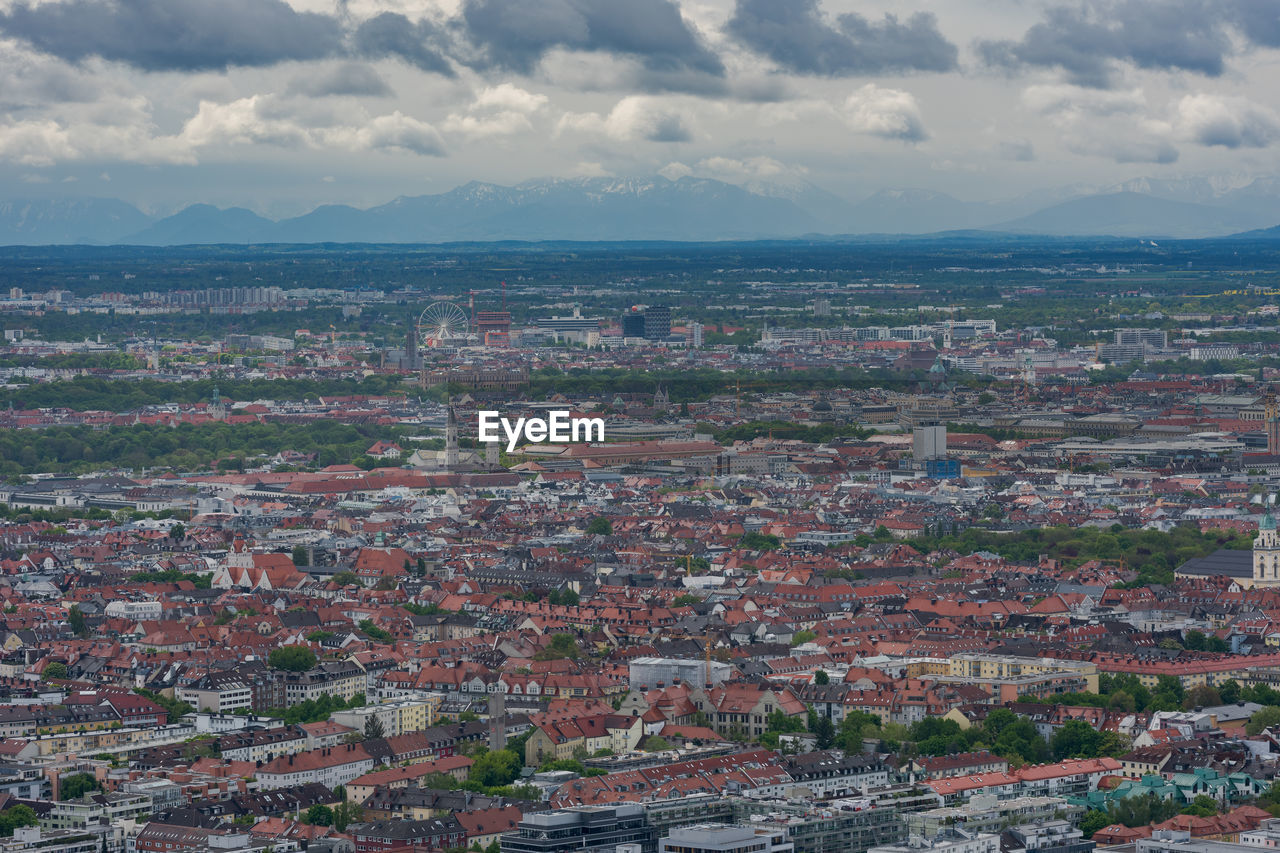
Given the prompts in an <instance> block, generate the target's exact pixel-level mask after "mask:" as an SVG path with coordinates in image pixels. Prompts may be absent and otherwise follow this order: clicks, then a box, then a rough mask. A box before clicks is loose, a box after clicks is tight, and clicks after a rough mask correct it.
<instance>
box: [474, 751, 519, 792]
mask: <svg viewBox="0 0 1280 853" xmlns="http://www.w3.org/2000/svg"><path fill="white" fill-rule="evenodd" d="M523 765H524V761H523V760H522V759H521V758H520V756H519V755H517V754H516V753H514V752H512V751H511V750H509V749H499V750H494V751H486V752H483V753H481V754H480V755H478V756H476V758H475V759H474V763H473V764H472V765H471V770H470V772H469V773H468V774H467V779H468V780H469V781H473V782H478V783H480V784H481V785H483V786H485V787H498V786H502V785H510V784H511V783H512V782H514V781H515V780H516V778H517V777H518V776H519V775H520V768H521V767H522V766H523Z"/></svg>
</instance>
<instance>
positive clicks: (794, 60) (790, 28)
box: [728, 0, 957, 77]
mask: <svg viewBox="0 0 1280 853" xmlns="http://www.w3.org/2000/svg"><path fill="white" fill-rule="evenodd" d="M728 31H729V33H730V35H732V36H733V37H734V38H736V39H737V40H738V41H740V42H741V43H742V44H744V45H746V46H747V47H749V48H751V49H752V50H754V51H756V52H757V53H761V54H763V55H765V56H767V57H769V58H770V59H772V60H773V61H774V62H776V63H778V64H779V65H781V66H782V67H783V68H785V69H787V70H788V71H794V72H797V73H800V74H824V75H828V76H833V77H834V76H841V75H848V74H877V73H883V72H890V71H950V70H951V69H953V68H955V67H956V55H957V51H956V47H955V45H953V44H952V43H951V42H949V41H947V39H946V38H945V37H943V35H942V33H940V32H939V31H938V22H937V19H936V18H934V16H933V15H931V14H928V13H925V12H921V13H917V14H915V15H912V16H911V17H910V18H908V19H907V20H906V21H905V22H902V21H899V20H898V19H897V18H896V17H895V16H893V15H885V16H884V20H882V21H869V20H867V19H866V18H864V17H862V16H861V15H855V14H847V15H841V16H840V17H839V18H837V19H836V21H835V22H834V24H833V23H831V22H829V21H828V20H827V19H826V18H825V17H824V16H823V14H822V12H821V11H820V10H819V8H818V2H817V0H737V4H736V6H735V7H734V11H733V17H732V18H730V20H729V24H728Z"/></svg>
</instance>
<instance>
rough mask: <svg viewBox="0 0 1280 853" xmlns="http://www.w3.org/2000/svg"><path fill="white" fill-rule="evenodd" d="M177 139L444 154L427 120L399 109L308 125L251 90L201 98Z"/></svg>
mask: <svg viewBox="0 0 1280 853" xmlns="http://www.w3.org/2000/svg"><path fill="white" fill-rule="evenodd" d="M181 138H182V140H183V141H184V142H185V143H186V144H187V145H189V146H191V147H192V148H197V149H198V148H204V147H209V146H215V145H248V144H270V145H280V146H284V147H293V148H320V149H324V148H338V149H345V150H348V151H398V152H405V153H410V154H419V155H426V156H437V157H438V156H443V155H444V153H445V146H444V140H442V139H441V138H440V134H439V133H438V132H437V131H436V129H435V128H434V127H432V126H431V125H430V124H428V123H426V122H424V121H420V120H418V119H416V118H413V117H412V116H407V115H405V114H403V113H401V112H400V111H399V110H396V111H395V112H392V113H390V114H387V115H380V116H376V117H374V118H371V119H366V120H363V121H362V122H361V123H359V124H351V123H345V124H338V125H330V126H325V127H319V128H309V127H306V126H304V125H303V124H302V123H301V122H299V121H298V119H297V118H296V117H293V116H290V115H289V114H288V113H287V112H286V111H285V110H283V109H282V108H281V105H280V104H279V103H278V102H274V101H272V100H271V99H270V98H268V97H264V96H259V95H254V96H252V97H249V98H240V99H239V100H236V101H232V102H230V103H227V104H215V103H212V102H210V101H202V102H201V103H200V109H199V111H198V112H197V113H196V115H195V116H193V117H192V118H191V119H190V120H189V121H188V122H187V123H186V125H185V126H184V127H183V129H182V134H181Z"/></svg>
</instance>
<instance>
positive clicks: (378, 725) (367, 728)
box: [364, 714, 386, 740]
mask: <svg viewBox="0 0 1280 853" xmlns="http://www.w3.org/2000/svg"><path fill="white" fill-rule="evenodd" d="M385 734H386V732H385V730H384V729H383V727H382V720H380V719H378V715H377V714H370V715H369V716H368V717H366V718H365V721H364V736H365V737H366V738H367V739H369V740H376V739H377V738H380V737H382V736H383V735H385Z"/></svg>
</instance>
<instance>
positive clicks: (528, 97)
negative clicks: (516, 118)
mask: <svg viewBox="0 0 1280 853" xmlns="http://www.w3.org/2000/svg"><path fill="white" fill-rule="evenodd" d="M546 105H547V96H546V95H541V94H537V93H535V92H529V91H526V90H525V89H521V88H520V87H519V86H514V85H512V84H511V83H500V84H499V85H497V86H489V87H488V88H486V89H484V91H482V92H481V93H480V94H479V95H477V96H476V100H475V103H474V104H472V109H474V110H479V109H496V110H513V111H515V112H520V113H526V114H528V113H534V112H537V111H538V110H540V109H542V108H543V107H545V106H546Z"/></svg>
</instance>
